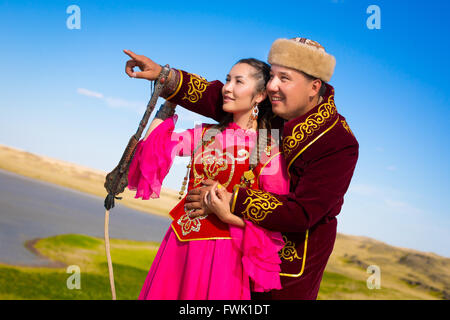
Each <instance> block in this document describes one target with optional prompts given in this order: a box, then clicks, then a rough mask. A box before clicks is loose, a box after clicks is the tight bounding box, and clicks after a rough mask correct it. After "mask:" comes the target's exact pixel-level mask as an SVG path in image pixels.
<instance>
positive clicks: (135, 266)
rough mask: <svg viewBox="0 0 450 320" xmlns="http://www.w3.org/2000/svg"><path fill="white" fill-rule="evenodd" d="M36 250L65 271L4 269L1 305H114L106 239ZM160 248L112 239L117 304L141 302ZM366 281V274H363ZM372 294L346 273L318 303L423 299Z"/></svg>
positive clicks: (325, 283)
mask: <svg viewBox="0 0 450 320" xmlns="http://www.w3.org/2000/svg"><path fill="white" fill-rule="evenodd" d="M34 247H35V248H36V249H37V250H38V251H39V253H40V254H42V255H44V256H46V257H48V258H49V259H50V260H52V261H57V262H60V263H63V264H64V265H65V266H63V267H55V268H50V267H45V268H44V267H21V266H11V265H2V264H0V300H7V299H20V300H21V299H49V300H73V299H82V300H109V299H111V291H110V287H109V276H108V267H107V262H106V255H105V248H104V241H103V239H99V238H94V237H90V236H86V235H77V234H67V235H60V236H55V237H50V238H46V239H41V240H39V241H37V242H36V243H35V245H34ZM158 247H159V243H155V242H140V241H130V240H118V239H111V256H112V260H113V265H114V277H115V285H116V292H117V299H120V300H135V299H137V298H138V295H139V292H140V290H141V288H142V285H143V284H144V281H145V277H146V275H147V273H148V270H149V268H150V266H151V263H152V261H153V259H154V257H155V255H156V252H157V250H158ZM70 265H77V266H79V268H80V271H81V288H80V289H79V290H78V289H72V290H70V289H68V288H67V284H66V283H67V279H68V278H69V277H70V276H71V275H72V274H71V273H67V272H66V270H67V267H68V266H70ZM361 272H363V275H364V276H365V275H366V274H365V270H362V271H361ZM385 284H387V283H386V282H382V287H381V289H373V290H370V289H368V288H367V285H366V281H363V280H361V277H360V278H359V279H357V278H355V277H350V276H346V275H343V274H340V273H333V272H327V271H326V272H325V273H324V276H323V279H322V283H321V286H320V291H319V296H318V299H320V300H325V299H338V300H339V299H417V297H416V296H414V295H413V294H414V292H401V291H399V290H396V289H394V288H389V287H385V286H384V285H385Z"/></svg>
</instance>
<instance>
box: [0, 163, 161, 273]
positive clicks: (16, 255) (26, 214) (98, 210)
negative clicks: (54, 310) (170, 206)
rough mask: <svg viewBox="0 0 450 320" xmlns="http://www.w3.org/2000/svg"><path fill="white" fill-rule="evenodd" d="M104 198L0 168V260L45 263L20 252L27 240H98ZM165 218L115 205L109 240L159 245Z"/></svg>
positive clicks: (38, 258)
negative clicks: (72, 235) (65, 237)
mask: <svg viewBox="0 0 450 320" xmlns="http://www.w3.org/2000/svg"><path fill="white" fill-rule="evenodd" d="M103 201H104V198H100V197H96V196H92V195H88V194H85V193H81V192H78V191H74V190H71V189H68V188H64V187H59V186H55V185H52V184H49V183H46V182H41V181H37V180H34V179H30V178H26V177H23V176H20V175H16V174H14V173H10V172H7V171H3V170H0V262H2V263H7V264H20V265H40V266H44V265H47V264H48V261H47V260H46V259H44V258H41V257H38V256H37V255H35V254H34V253H32V252H31V251H29V250H28V249H26V248H25V246H24V244H25V241H27V240H32V239H35V238H46V237H50V236H54V235H60V234H67V233H76V234H85V235H89V236H94V237H100V238H103V235H104V229H103V228H104V215H105V209H104V207H103ZM169 225H170V219H169V218H164V217H160V216H154V215H150V214H147V213H143V212H140V211H137V210H133V209H129V208H127V207H125V206H123V205H121V204H120V201H116V206H115V207H114V208H113V209H112V210H111V211H110V220H109V234H110V237H111V238H119V239H130V240H141V241H158V242H160V241H161V240H162V238H163V237H164V234H165V232H166V231H167V228H168V227H169Z"/></svg>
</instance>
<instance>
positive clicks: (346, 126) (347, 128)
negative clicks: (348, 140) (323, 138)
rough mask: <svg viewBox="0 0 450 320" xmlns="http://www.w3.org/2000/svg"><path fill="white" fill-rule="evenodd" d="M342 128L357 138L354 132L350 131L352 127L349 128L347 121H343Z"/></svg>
mask: <svg viewBox="0 0 450 320" xmlns="http://www.w3.org/2000/svg"><path fill="white" fill-rule="evenodd" d="M341 123H342V126H343V127H344V129H345V130H347V132H348V133H350V134H351V135H352V136H355V135H354V134H353V132H352V130H351V129H350V127H349V126H348V123H347V121H345V120H341Z"/></svg>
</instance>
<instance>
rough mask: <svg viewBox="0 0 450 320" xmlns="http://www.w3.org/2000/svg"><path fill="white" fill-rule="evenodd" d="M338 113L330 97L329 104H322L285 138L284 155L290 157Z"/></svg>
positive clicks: (331, 96)
mask: <svg viewBox="0 0 450 320" xmlns="http://www.w3.org/2000/svg"><path fill="white" fill-rule="evenodd" d="M336 113H337V109H336V106H335V104H334V101H333V95H330V96H329V97H328V102H327V103H324V104H322V105H321V106H320V107H319V110H318V111H317V112H316V113H313V114H311V115H310V116H308V118H306V120H305V121H303V122H301V123H299V124H297V125H296V126H295V127H294V129H293V130H292V134H291V135H290V136H286V137H284V139H283V151H284V154H285V155H286V156H287V155H289V154H290V153H291V152H292V151H293V150H294V149H295V148H296V147H297V146H298V145H299V144H300V143H302V142H303V141H305V140H306V138H307V137H309V136H311V135H312V134H313V133H314V132H316V131H317V130H319V129H320V128H321V126H322V125H323V124H324V123H325V122H326V121H327V120H328V119H330V118H331V117H333V116H334V115H335V114H336Z"/></svg>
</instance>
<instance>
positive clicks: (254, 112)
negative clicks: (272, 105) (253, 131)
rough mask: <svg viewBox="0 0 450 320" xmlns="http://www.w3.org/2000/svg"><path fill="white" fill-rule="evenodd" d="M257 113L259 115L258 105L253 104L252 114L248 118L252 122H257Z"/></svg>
mask: <svg viewBox="0 0 450 320" xmlns="http://www.w3.org/2000/svg"><path fill="white" fill-rule="evenodd" d="M258 113H259V108H258V104H255V106H254V107H253V110H252V114H251V116H250V118H251V119H252V120H258Z"/></svg>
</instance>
